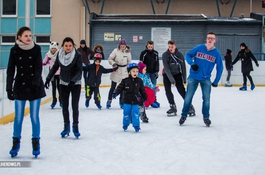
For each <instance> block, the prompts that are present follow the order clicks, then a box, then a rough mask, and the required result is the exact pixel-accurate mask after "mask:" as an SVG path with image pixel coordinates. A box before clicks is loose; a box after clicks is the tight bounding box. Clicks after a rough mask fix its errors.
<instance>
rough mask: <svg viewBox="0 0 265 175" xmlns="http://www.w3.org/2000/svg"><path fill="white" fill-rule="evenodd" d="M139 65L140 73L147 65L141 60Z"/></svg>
mask: <svg viewBox="0 0 265 175" xmlns="http://www.w3.org/2000/svg"><path fill="white" fill-rule="evenodd" d="M138 66H139V73H141V74H142V73H143V69H144V68H145V67H146V65H145V64H144V63H142V62H139V63H138Z"/></svg>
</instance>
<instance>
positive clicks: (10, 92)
mask: <svg viewBox="0 0 265 175" xmlns="http://www.w3.org/2000/svg"><path fill="white" fill-rule="evenodd" d="M7 98H8V99H9V100H12V101H13V100H15V98H14V92H13V91H12V90H9V91H7Z"/></svg>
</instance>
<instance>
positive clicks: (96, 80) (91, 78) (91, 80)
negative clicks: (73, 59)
mask: <svg viewBox="0 0 265 175" xmlns="http://www.w3.org/2000/svg"><path fill="white" fill-rule="evenodd" d="M96 67H97V65H96V64H95V63H93V64H90V65H89V66H88V67H84V68H83V70H86V71H88V72H89V74H88V77H87V80H86V85H87V86H90V87H99V85H100V84H101V76H102V73H103V74H106V73H110V72H114V71H116V70H117V69H118V67H116V68H111V69H105V68H104V67H103V66H101V65H99V69H98V71H97V74H96Z"/></svg>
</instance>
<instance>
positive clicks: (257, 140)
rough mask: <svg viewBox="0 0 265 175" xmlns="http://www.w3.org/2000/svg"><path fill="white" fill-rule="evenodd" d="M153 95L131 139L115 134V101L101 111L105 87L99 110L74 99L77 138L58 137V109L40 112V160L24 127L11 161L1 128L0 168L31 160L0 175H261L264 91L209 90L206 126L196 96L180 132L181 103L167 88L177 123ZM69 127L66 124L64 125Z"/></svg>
mask: <svg viewBox="0 0 265 175" xmlns="http://www.w3.org/2000/svg"><path fill="white" fill-rule="evenodd" d="M160 89H161V91H160V92H159V93H158V94H157V95H158V101H159V102H160V103H161V107H160V108H159V109H154V108H148V109H147V115H148V117H149V119H150V123H148V124H145V123H141V130H140V132H139V133H135V132H134V129H133V128H132V127H131V126H130V127H129V128H128V131H127V132H124V131H123V130H122V110H121V109H120V108H119V106H118V100H114V101H113V103H112V108H111V109H106V108H105V103H106V101H107V94H108V90H109V88H101V89H100V91H101V97H102V106H103V109H102V110H98V109H97V108H96V106H95V104H94V101H93V99H92V100H91V102H90V107H89V108H85V105H84V101H85V99H84V90H82V93H81V100H80V125H79V126H80V133H81V136H80V138H79V139H75V138H74V137H73V134H72V133H71V134H70V136H69V137H67V138H61V137H60V132H61V131H62V129H63V120H62V114H61V110H60V108H59V107H58V106H57V107H56V108H55V109H53V110H52V109H50V104H45V105H43V106H41V111H40V118H41V154H40V156H39V157H38V158H37V159H35V158H33V156H32V148H31V123H30V118H29V117H26V118H25V119H24V123H23V131H22V140H21V148H20V151H19V154H18V156H17V157H16V158H11V157H10V155H9V150H10V149H11V147H12V139H11V138H12V130H13V124H12V123H11V124H7V125H0V140H1V150H0V161H30V162H31V167H30V168H3V167H0V174H2V175H3V174H9V175H13V174H14V175H17V174H26V175H33V174H36V173H38V174H45V175H47V174H50V175H52V174H67V175H72V174H82V175H83V174H85V175H87V174H89V175H105V174H107V175H120V174H122V175H135V174H137V175H176V174H182V175H238V174H240V175H254V174H255V175H263V174H264V173H265V166H264V162H265V134H264V132H265V127H264V124H265V117H264V97H265V96H264V95H265V88H263V87H257V88H256V89H255V90H254V91H250V90H248V91H246V92H241V91H239V90H238V87H232V88H226V87H218V88H212V95H211V111H210V114H211V120H212V125H211V127H209V128H208V127H206V126H205V125H204V123H203V121H202V114H201V104H202V98H201V90H200V88H198V90H197V92H196V94H195V96H194V99H193V104H194V106H195V109H196V114H197V116H195V117H189V118H188V119H187V120H186V123H185V124H184V125H183V126H179V124H178V121H179V118H180V114H181V109H182V104H183V100H182V99H181V97H180V95H179V94H178V93H177V90H176V89H175V88H172V90H173V92H174V94H175V100H176V103H177V108H178V116H176V117H167V116H166V111H167V110H168V108H169V105H168V102H167V99H166V97H165V92H164V87H160ZM71 120H72V119H71Z"/></svg>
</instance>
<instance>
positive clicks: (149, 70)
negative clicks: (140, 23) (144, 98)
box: [140, 41, 160, 107]
mask: <svg viewBox="0 0 265 175" xmlns="http://www.w3.org/2000/svg"><path fill="white" fill-rule="evenodd" d="M140 61H141V62H143V63H144V64H145V65H146V76H147V77H148V78H149V79H150V80H151V82H152V83H153V84H154V85H155V86H156V83H157V78H158V72H159V56H158V52H157V51H156V50H154V41H147V44H146V46H145V50H144V51H142V52H141V54H140ZM154 93H155V95H156V92H155V91H154ZM154 104H155V105H154V106H152V105H151V106H152V107H156V106H158V107H160V103H159V102H157V99H156V97H155V102H154Z"/></svg>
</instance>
